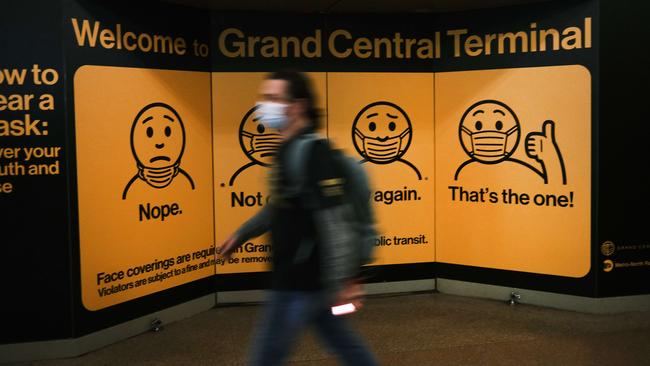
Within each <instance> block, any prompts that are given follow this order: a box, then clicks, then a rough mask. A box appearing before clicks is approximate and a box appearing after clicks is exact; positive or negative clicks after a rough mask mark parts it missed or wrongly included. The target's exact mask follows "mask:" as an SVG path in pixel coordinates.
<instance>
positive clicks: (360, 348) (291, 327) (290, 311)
mask: <svg viewBox="0 0 650 366" xmlns="http://www.w3.org/2000/svg"><path fill="white" fill-rule="evenodd" d="M309 325H314V326H315V328H316V333H317V334H318V335H319V336H320V338H321V339H322V340H323V341H324V342H325V344H326V345H327V346H328V348H329V349H330V350H331V351H333V352H335V353H336V354H337V355H338V357H339V359H340V360H341V361H342V362H343V364H344V365H351V366H352V365H354V366H365V365H377V361H375V358H374V357H373V355H372V354H371V353H370V351H369V350H368V348H367V347H366V345H365V344H364V342H363V341H362V340H361V338H360V337H359V336H358V335H357V334H356V333H355V332H354V331H353V330H352V329H351V328H350V326H349V325H348V321H347V319H345V318H344V317H341V316H334V315H332V313H331V312H330V304H329V301H327V297H326V296H325V294H324V293H323V292H317V291H313V292H312V291H271V293H270V297H269V301H268V303H267V304H266V306H265V308H264V310H263V316H262V323H261V324H260V325H259V328H258V330H257V335H256V336H255V338H254V340H253V345H252V352H251V353H252V354H251V356H252V359H251V364H252V365H255V366H262V365H264V366H274V365H281V364H282V362H283V361H284V360H286V358H287V357H288V356H289V353H290V351H291V347H292V346H293V344H294V343H295V342H296V340H297V338H298V336H299V334H300V332H301V331H302V330H303V329H304V328H306V327H307V326H309Z"/></svg>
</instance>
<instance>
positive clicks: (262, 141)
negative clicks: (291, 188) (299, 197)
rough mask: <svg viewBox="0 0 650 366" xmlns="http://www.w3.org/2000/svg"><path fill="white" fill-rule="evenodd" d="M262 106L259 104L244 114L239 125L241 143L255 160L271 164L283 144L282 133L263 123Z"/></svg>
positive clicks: (262, 163)
mask: <svg viewBox="0 0 650 366" xmlns="http://www.w3.org/2000/svg"><path fill="white" fill-rule="evenodd" d="M261 108H262V105H260V104H258V105H256V106H255V107H253V108H252V109H251V110H250V111H248V113H247V114H246V115H245V116H244V119H243V120H242V122H241V124H240V125H239V144H240V145H241V148H242V150H243V151H244V154H246V156H248V158H249V159H251V160H252V161H253V162H255V163H258V164H260V165H262V166H271V164H272V163H273V157H274V156H275V154H276V153H277V151H278V149H279V148H280V145H282V135H280V132H279V131H278V130H277V129H275V128H271V127H270V126H269V124H267V123H263V117H262V115H261V113H260V109H261ZM267 113H268V112H267ZM280 117H281V115H280Z"/></svg>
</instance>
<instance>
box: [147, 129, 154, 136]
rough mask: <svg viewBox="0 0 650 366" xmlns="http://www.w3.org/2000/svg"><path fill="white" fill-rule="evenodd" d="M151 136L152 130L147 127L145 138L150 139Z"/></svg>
mask: <svg viewBox="0 0 650 366" xmlns="http://www.w3.org/2000/svg"><path fill="white" fill-rule="evenodd" d="M152 136H153V128H151V127H147V137H152Z"/></svg>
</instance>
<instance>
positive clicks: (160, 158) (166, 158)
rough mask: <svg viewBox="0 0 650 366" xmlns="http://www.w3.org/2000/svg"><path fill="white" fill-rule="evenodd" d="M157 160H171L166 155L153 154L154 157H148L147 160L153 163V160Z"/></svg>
mask: <svg viewBox="0 0 650 366" xmlns="http://www.w3.org/2000/svg"><path fill="white" fill-rule="evenodd" d="M158 160H164V161H172V159H170V158H169V157H167V156H155V157H153V158H151V159H149V162H150V163H153V162H156V161H158Z"/></svg>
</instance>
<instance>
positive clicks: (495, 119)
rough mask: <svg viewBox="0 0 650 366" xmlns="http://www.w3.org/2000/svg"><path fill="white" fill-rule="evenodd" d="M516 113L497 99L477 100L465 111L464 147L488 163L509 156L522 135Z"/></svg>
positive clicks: (460, 132) (462, 137) (463, 123)
mask: <svg viewBox="0 0 650 366" xmlns="http://www.w3.org/2000/svg"><path fill="white" fill-rule="evenodd" d="M520 130H521V128H520V126H519V120H518V119H517V116H516V115H515V113H514V112H513V111H512V110H511V109H510V107H508V106H507V105H505V104H504V103H501V102H499V101H496V100H484V101H481V102H478V103H476V104H474V105H472V106H471V107H469V108H468V109H467V111H465V114H464V115H463V118H462V119H461V122H460V126H459V131H458V133H459V135H460V140H461V143H462V145H463V149H464V150H465V152H466V153H467V155H469V156H470V157H471V158H473V159H475V160H478V161H480V162H482V163H486V164H496V163H498V162H500V161H503V160H505V159H507V158H508V157H509V156H510V155H512V153H513V152H514V151H515V149H516V148H517V144H518V143H519V135H520Z"/></svg>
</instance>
